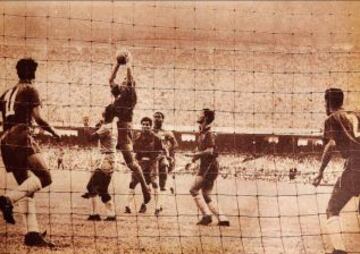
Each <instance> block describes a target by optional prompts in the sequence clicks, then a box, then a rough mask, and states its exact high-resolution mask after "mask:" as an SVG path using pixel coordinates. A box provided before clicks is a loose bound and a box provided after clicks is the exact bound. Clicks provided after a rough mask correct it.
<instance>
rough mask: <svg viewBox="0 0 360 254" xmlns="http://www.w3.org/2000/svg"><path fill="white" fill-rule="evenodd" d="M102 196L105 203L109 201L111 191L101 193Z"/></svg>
mask: <svg viewBox="0 0 360 254" xmlns="http://www.w3.org/2000/svg"><path fill="white" fill-rule="evenodd" d="M100 198H101V201H102V202H103V203H107V202H108V201H110V200H111V196H110V194H109V193H102V194H100Z"/></svg>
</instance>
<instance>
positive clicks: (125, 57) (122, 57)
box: [109, 50, 134, 88]
mask: <svg viewBox="0 0 360 254" xmlns="http://www.w3.org/2000/svg"><path fill="white" fill-rule="evenodd" d="M131 62H132V56H131V54H130V52H129V51H127V50H121V51H119V52H118V53H117V54H116V63H115V65H114V67H113V69H112V72H111V74H110V77H109V84H110V87H111V88H113V87H116V86H117V84H116V83H115V79H116V75H117V73H118V71H119V68H120V66H121V65H126V81H127V83H130V84H133V81H134V77H133V73H132V66H131Z"/></svg>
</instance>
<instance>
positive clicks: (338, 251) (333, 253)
mask: <svg viewBox="0 0 360 254" xmlns="http://www.w3.org/2000/svg"><path fill="white" fill-rule="evenodd" d="M332 254H347V252H346V251H343V250H334V251H333V252H332Z"/></svg>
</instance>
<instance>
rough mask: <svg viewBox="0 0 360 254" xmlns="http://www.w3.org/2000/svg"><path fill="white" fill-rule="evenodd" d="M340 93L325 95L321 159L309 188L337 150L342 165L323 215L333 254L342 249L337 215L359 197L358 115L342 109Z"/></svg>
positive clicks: (343, 247) (344, 249)
mask: <svg viewBox="0 0 360 254" xmlns="http://www.w3.org/2000/svg"><path fill="white" fill-rule="evenodd" d="M343 101H344V93H343V91H342V90H341V89H338V88H329V89H327V90H326V91H325V107H326V114H327V116H328V117H327V119H326V120H325V128H324V140H325V147H324V151H323V154H322V157H321V165H320V169H319V173H318V175H317V176H316V177H315V179H314V180H313V184H314V185H315V186H318V185H319V184H320V182H321V180H322V178H323V173H324V170H325V168H326V166H327V165H328V163H329V161H330V160H331V157H332V155H333V153H334V151H335V149H336V150H339V151H340V153H341V155H342V157H344V158H345V160H346V162H345V165H344V171H343V173H342V175H341V176H340V177H339V178H338V180H337V182H336V184H335V186H334V189H333V192H332V194H331V197H330V200H329V203H328V206H327V210H326V214H327V219H328V220H327V224H326V225H327V230H328V232H329V236H330V239H331V242H332V245H333V247H334V251H333V252H332V253H333V254H344V253H347V252H346V248H345V245H344V241H343V239H342V235H341V232H342V231H341V223H340V218H339V214H340V211H341V210H342V209H343V207H344V206H345V205H346V203H347V202H348V201H349V200H350V199H351V198H352V197H354V196H358V195H359V194H360V129H359V122H360V115H359V113H355V112H351V111H346V110H344V109H343V107H342V106H343Z"/></svg>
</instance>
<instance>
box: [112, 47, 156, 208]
mask: <svg viewBox="0 0 360 254" xmlns="http://www.w3.org/2000/svg"><path fill="white" fill-rule="evenodd" d="M116 60H117V61H116V65H115V66H114V69H113V71H112V73H111V76H110V79H109V84H110V88H111V93H112V95H113V96H114V97H115V101H114V106H115V116H116V117H117V118H118V122H117V128H118V141H117V145H116V148H117V149H119V150H120V151H121V153H122V155H123V157H124V160H125V163H126V165H127V167H128V168H129V169H130V170H131V171H132V172H133V174H134V177H136V178H137V179H138V181H139V182H140V184H141V189H142V193H143V196H144V203H145V204H147V203H149V201H150V199H151V195H150V190H149V188H148V187H147V185H146V183H145V178H144V175H143V173H142V171H141V167H140V166H139V164H138V163H137V161H136V159H135V157H134V154H133V153H132V151H133V133H132V118H133V110H134V107H135V105H136V102H137V96H136V91H135V80H134V77H133V71H132V67H131V61H132V58H131V54H130V52H128V51H124V52H121V53H120V54H118V55H117V58H116ZM120 65H126V76H125V78H124V80H123V81H122V83H121V84H120V85H119V84H117V83H115V78H116V74H117V72H118V70H119V68H120Z"/></svg>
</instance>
